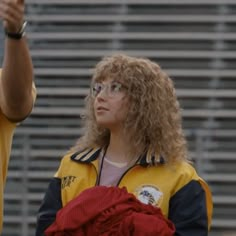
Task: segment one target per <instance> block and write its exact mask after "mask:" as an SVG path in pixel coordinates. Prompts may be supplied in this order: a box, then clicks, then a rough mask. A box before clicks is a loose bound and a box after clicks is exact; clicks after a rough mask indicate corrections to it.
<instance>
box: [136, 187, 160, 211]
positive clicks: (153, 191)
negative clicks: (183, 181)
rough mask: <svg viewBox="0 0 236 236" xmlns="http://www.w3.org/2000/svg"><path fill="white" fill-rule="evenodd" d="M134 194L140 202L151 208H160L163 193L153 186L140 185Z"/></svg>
mask: <svg viewBox="0 0 236 236" xmlns="http://www.w3.org/2000/svg"><path fill="white" fill-rule="evenodd" d="M134 194H135V196H136V198H137V199H138V200H139V201H140V202H142V203H144V204H151V205H153V206H160V204H161V202H162V199H163V193H162V192H161V191H160V189H159V188H157V187H156V186H153V185H142V186H140V187H138V188H137V189H136V190H135V192H134Z"/></svg>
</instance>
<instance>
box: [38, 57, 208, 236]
mask: <svg viewBox="0 0 236 236" xmlns="http://www.w3.org/2000/svg"><path fill="white" fill-rule="evenodd" d="M85 130H86V132H85V134H84V136H83V137H82V138H81V139H80V140H79V141H78V143H77V144H76V145H75V146H74V147H73V148H72V150H70V152H68V153H67V155H65V156H64V157H63V159H62V161H61V165H60V168H59V169H58V171H57V173H56V174H55V176H54V178H53V179H52V181H51V183H50V185H49V188H48V190H47V193H46V195H45V198H44V201H43V203H42V205H41V207H40V210H39V215H38V224H37V233H36V235H44V234H43V232H44V230H45V229H46V228H48V227H49V226H50V225H51V224H52V223H53V222H54V221H55V219H56V213H57V212H58V211H60V210H61V209H63V208H64V207H66V206H67V204H68V203H69V202H71V201H72V200H73V199H75V198H76V197H77V196H80V195H81V194H82V193H83V191H85V190H86V189H90V188H92V187H94V186H116V187H118V188H122V187H125V188H126V189H127V191H128V192H129V193H131V194H133V195H134V196H135V197H136V198H137V199H138V200H139V201H141V202H142V203H144V204H149V205H153V206H156V207H159V208H160V209H161V211H162V213H163V215H164V217H165V218H166V219H168V220H169V221H171V222H173V224H174V226H175V234H174V235H176V236H177V235H181V236H189V235H191V236H200V235H201V236H204V235H208V231H209V228H210V223H211V216H212V199H211V193H210V190H209V187H208V185H207V184H206V183H205V182H204V181H203V180H202V179H201V178H200V177H199V176H198V175H197V173H196V171H195V170H194V168H193V166H192V165H191V164H190V163H189V161H188V153H187V148H186V140H185V137H184V134H183V130H182V126H181V114H180V107H179V103H178V101H177V97H176V94H175V89H174V86H173V82H172V80H171V79H170V78H169V77H168V75H167V74H166V73H165V72H164V71H163V70H162V69H161V68H160V67H159V65H157V64H156V63H154V62H152V61H150V60H148V59H142V58H133V57H129V56H126V55H123V54H119V55H114V56H111V57H107V58H104V59H103V60H102V61H101V62H100V63H98V65H97V66H96V68H95V72H94V75H93V78H92V83H91V93H90V94H89V95H88V97H87V99H86V129H85ZM153 227H156V226H153ZM146 235H148V234H146ZM150 235H151V234H150Z"/></svg>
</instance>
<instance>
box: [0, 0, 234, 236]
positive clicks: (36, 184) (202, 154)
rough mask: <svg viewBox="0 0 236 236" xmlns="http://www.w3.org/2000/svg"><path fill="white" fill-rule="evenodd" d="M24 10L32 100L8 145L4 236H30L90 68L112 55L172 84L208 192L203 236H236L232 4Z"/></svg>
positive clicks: (178, 1)
mask: <svg viewBox="0 0 236 236" xmlns="http://www.w3.org/2000/svg"><path fill="white" fill-rule="evenodd" d="M26 3H27V9H26V10H27V20H28V22H29V23H28V28H27V35H28V40H29V44H30V50H31V54H32V57H33V61H34V67H35V82H36V86H37V88H38V97H37V101H36V104H35V107H34V110H33V112H32V115H31V116H30V117H29V118H28V119H27V120H25V121H24V122H23V123H22V124H21V125H20V126H19V127H18V128H17V130H16V134H15V136H14V141H13V150H12V155H11V161H10V167H9V174H8V180H7V185H6V192H5V218H4V230H3V233H2V236H23V235H24V236H33V235H34V227H35V221H36V212H37V210H38V207H39V204H40V202H41V200H42V198H43V194H44V192H45V189H46V187H47V185H48V182H49V179H50V178H51V177H52V176H53V174H54V173H55V171H56V169H57V167H58V164H59V161H60V158H61V157H62V156H63V154H64V153H65V152H66V151H67V150H68V149H69V148H70V147H71V146H72V145H73V144H74V143H75V141H76V140H77V138H78V137H79V136H80V135H81V134H82V132H83V130H82V127H81V124H82V120H81V115H82V114H83V109H84V101H83V99H84V97H85V95H86V94H87V92H88V90H89V88H88V86H89V83H90V78H91V75H92V72H93V68H94V66H95V64H96V63H97V62H98V61H99V60H100V59H101V57H103V56H105V55H110V54H112V53H114V52H126V53H127V54H129V55H131V56H141V57H148V58H150V59H152V60H154V61H156V62H158V63H159V64H160V65H161V66H162V68H163V69H165V70H166V71H167V72H168V73H169V75H170V76H171V77H172V78H173V80H174V82H175V86H176V89H177V95H178V97H179V100H180V103H181V105H182V108H183V126H184V130H185V134H186V137H187V139H188V144H189V150H190V155H191V157H192V158H193V160H194V163H195V166H196V168H197V170H198V172H199V174H200V175H201V176H202V177H203V178H204V179H205V180H206V181H207V182H208V183H209V185H210V187H211V189H212V192H213V199H214V217H213V226H212V230H211V233H210V236H233V235H236V188H235V186H236V145H235V140H236V122H235V121H236V1H235V0H198V1H193V0H168V1H167V0H145V1H144V0H116V1H115V0H40V1H36V0H26ZM2 37H3V36H2ZM2 37H1V38H2Z"/></svg>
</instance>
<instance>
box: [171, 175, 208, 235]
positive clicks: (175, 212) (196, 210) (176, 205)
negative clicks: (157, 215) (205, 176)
mask: <svg viewBox="0 0 236 236" xmlns="http://www.w3.org/2000/svg"><path fill="white" fill-rule="evenodd" d="M169 219H170V220H171V221H172V222H173V223H174V224H175V227H176V233H175V236H190V235H191V236H207V235H208V219H207V207H206V196H205V191H204V189H203V188H202V186H201V185H200V183H199V182H198V181H195V180H192V181H191V182H189V183H188V184H187V185H185V186H184V187H183V188H181V189H180V190H179V191H178V192H177V193H176V194H175V195H174V196H173V197H172V198H171V199H170V206H169Z"/></svg>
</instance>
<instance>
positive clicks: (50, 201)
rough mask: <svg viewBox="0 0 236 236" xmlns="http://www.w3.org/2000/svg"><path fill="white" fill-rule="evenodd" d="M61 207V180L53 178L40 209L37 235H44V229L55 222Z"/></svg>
mask: <svg viewBox="0 0 236 236" xmlns="http://www.w3.org/2000/svg"><path fill="white" fill-rule="evenodd" d="M61 208H62V202H61V180H60V179H59V178H53V179H52V180H51V181H50V183H49V186H48V189H47V191H46V194H45V196H44V199H43V202H42V204H41V206H40V208H39V211H38V215H37V225H36V234H35V235H36V236H43V235H44V231H45V230H46V229H47V228H48V227H49V226H50V225H51V224H52V223H53V222H54V220H55V219H56V213H57V211H58V210H59V209H61Z"/></svg>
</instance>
